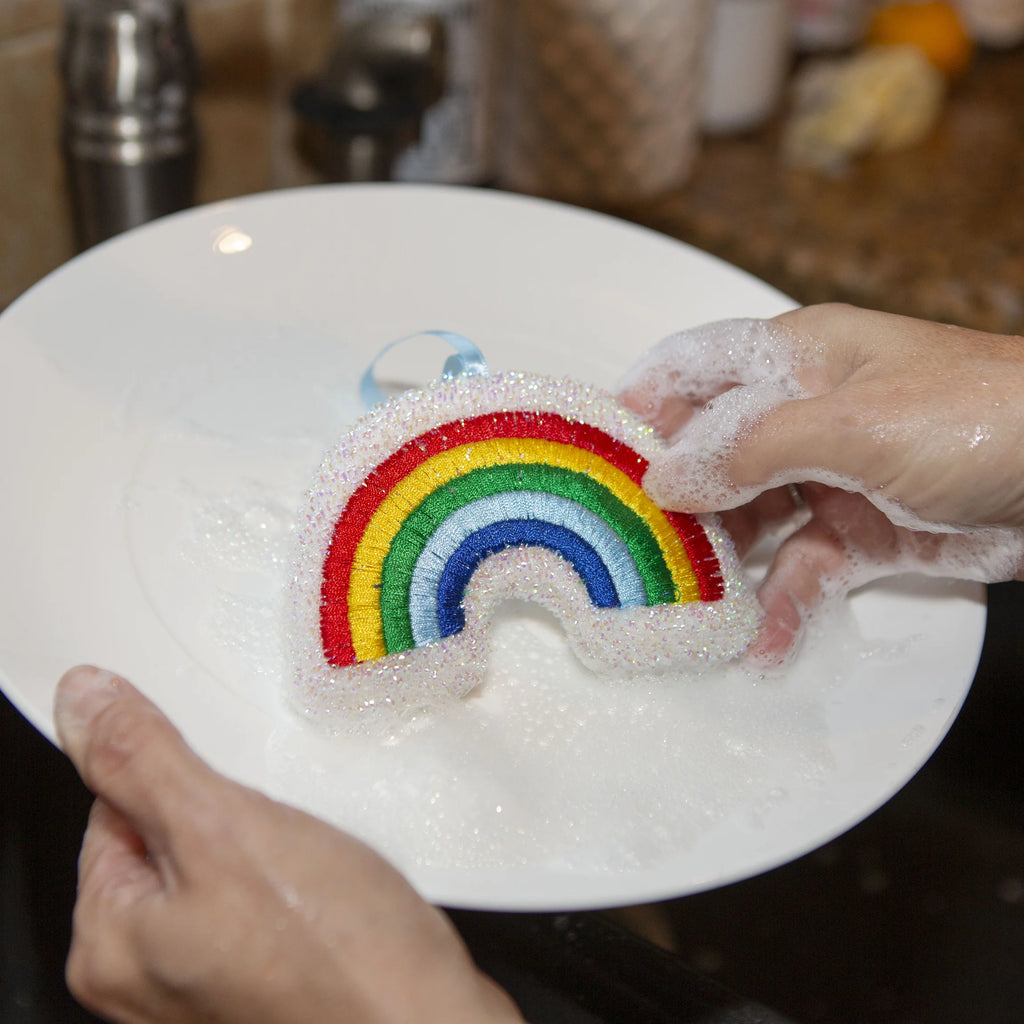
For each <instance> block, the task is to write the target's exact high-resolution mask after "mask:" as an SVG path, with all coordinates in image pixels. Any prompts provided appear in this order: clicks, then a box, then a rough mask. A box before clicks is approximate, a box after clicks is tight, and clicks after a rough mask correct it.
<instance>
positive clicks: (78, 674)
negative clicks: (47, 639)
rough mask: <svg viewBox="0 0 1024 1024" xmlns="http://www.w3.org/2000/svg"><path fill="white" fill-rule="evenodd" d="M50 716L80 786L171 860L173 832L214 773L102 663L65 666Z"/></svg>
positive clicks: (208, 792) (205, 793) (207, 792)
mask: <svg viewBox="0 0 1024 1024" xmlns="http://www.w3.org/2000/svg"><path fill="white" fill-rule="evenodd" d="M54 722H55V725H56V727H57V736H58V738H59V739H60V743H61V746H62V748H63V749H64V752H65V753H66V754H67V755H68V757H69V758H70V759H71V761H72V763H73V764H74V766H75V768H76V769H77V770H78V773H79V775H81V777H82V781H83V782H84V783H85V784H86V786H88V787H89V789H90V790H92V792H93V793H94V794H96V796H98V797H100V798H101V799H102V800H103V801H104V802H105V803H107V804H109V805H110V807H112V808H113V809H114V810H115V811H117V812H118V814H120V815H121V816H122V817H123V818H124V819H125V820H126V822H127V823H128V824H130V826H131V827H132V828H134V829H135V831H136V832H137V833H138V835H139V837H140V838H141V839H142V841H143V843H144V844H145V846H146V849H147V851H148V853H149V854H150V855H151V856H153V857H154V858H156V859H157V860H158V861H160V860H166V859H168V858H170V859H172V860H173V854H174V843H175V841H176V837H177V838H180V837H181V833H182V831H183V830H187V829H188V828H189V822H190V821H191V820H192V819H193V817H194V815H192V814H189V813H187V812H188V809H189V808H190V807H194V806H195V805H196V804H197V803H206V802H208V800H209V799H210V797H211V796H212V795H213V793H214V792H215V791H216V789H217V787H218V782H219V777H218V776H217V775H216V774H215V773H214V772H213V771H212V770H211V769H210V768H208V767H207V766H206V765H205V764H204V763H203V762H202V761H201V760H200V759H199V757H197V756H196V754H194V753H193V752H192V750H191V749H190V748H189V747H188V745H187V744H186V743H185V741H184V739H183V738H182V736H181V734H180V733H179V732H178V731H177V729H175V728H174V726H173V725H172V724H171V723H170V721H168V719H167V718H166V717H165V716H164V715H163V714H162V713H161V712H160V710H159V709H158V708H157V707H156V705H154V704H153V703H152V702H151V701H150V700H148V699H147V698H146V697H144V696H143V695H142V694H141V693H139V691H138V690H136V689H135V687H133V686H132V685H131V684H130V683H128V682H127V681H125V680H124V679H121V678H120V677H118V676H116V675H114V674H112V673H110V672H107V671H105V670H103V669H98V668H93V667H91V666H79V667H78V668H74V669H71V670H70V671H69V672H67V673H65V675H64V676H63V678H62V679H61V680H60V682H59V683H58V684H57V693H56V698H55V701H54ZM172 824H173V828H172Z"/></svg>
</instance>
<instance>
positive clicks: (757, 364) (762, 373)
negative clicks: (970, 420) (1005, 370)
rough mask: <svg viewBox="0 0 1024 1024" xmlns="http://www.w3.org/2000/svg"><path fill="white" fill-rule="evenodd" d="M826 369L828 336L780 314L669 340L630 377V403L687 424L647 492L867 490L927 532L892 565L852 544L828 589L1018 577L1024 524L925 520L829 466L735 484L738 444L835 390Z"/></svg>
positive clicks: (728, 494)
mask: <svg viewBox="0 0 1024 1024" xmlns="http://www.w3.org/2000/svg"><path fill="white" fill-rule="evenodd" d="M825 369H826V367H825V354H824V351H823V349H822V347H821V345H820V344H819V343H818V342H816V341H815V340H814V339H813V338H807V337H802V336H800V335H798V334H796V332H794V331H793V330H791V329H790V328H789V327H787V326H785V325H783V324H780V323H778V322H776V321H772V320H751V319H745V320H724V321H719V322H717V323H711V324H704V325H701V326H700V327H696V328H693V329H692V330H688V331H683V332H681V333H679V334H674V335H671V336H669V337H667V338H665V339H664V340H663V341H662V342H660V343H659V344H658V345H656V346H655V347H654V348H653V349H652V350H651V352H650V353H649V354H648V356H647V357H646V358H645V359H644V360H642V361H641V362H640V363H639V364H638V365H637V366H636V367H634V369H632V370H631V371H630V372H629V374H628V375H627V376H626V377H625V378H624V379H623V380H622V382H621V384H620V390H621V392H622V394H623V395H624V396H625V398H626V400H627V401H628V403H629V404H630V405H631V406H632V407H633V408H635V409H637V410H638V411H640V412H641V414H642V415H644V416H645V417H646V418H648V419H649V420H651V421H652V422H654V423H659V420H660V421H661V423H660V425H661V426H662V427H665V426H668V427H669V428H670V429H671V428H672V427H673V426H675V425H677V424H678V421H679V420H681V419H684V420H685V423H684V424H683V425H682V426H681V429H678V430H674V432H673V436H672V445H671V447H670V448H668V449H667V450H665V451H663V452H661V453H658V454H655V455H654V456H653V457H652V459H651V465H650V468H649V470H648V472H647V474H646V476H645V477H644V488H645V490H647V492H648V493H649V494H650V495H651V497H652V498H654V500H655V501H657V502H658V503H659V504H661V505H663V506H664V507H666V508H675V509H683V510H692V509H716V510H722V509H731V508H737V507H739V506H741V505H744V504H747V503H749V502H750V501H752V500H753V499H754V498H756V497H757V496H758V495H759V494H761V493H762V492H763V491H765V490H768V489H770V488H772V487H778V486H783V485H786V484H789V483H803V482H811V481H813V482H816V483H822V484H826V485H828V486H831V487H834V488H838V489H840V490H844V491H849V492H852V493H856V494H861V495H863V496H864V497H865V498H867V500H868V501H870V502H871V504H873V505H874V506H875V507H876V508H877V509H879V510H880V511H881V512H882V513H884V515H885V516H886V517H887V519H888V520H889V521H890V522H891V523H893V524H894V525H896V526H900V527H904V528H905V529H907V530H910V531H913V532H914V533H915V534H918V535H924V536H916V537H904V538H901V544H900V547H899V549H898V550H895V551H894V552H893V554H892V557H891V558H888V559H886V560H885V562H884V564H883V563H880V562H879V560H878V559H876V558H871V557H868V556H866V555H864V554H863V553H862V552H860V551H858V549H857V548H856V546H851V547H850V548H849V550H848V551H847V553H846V554H847V564H846V568H845V570H844V572H842V573H840V574H837V575H834V576H832V577H831V578H828V579H825V580H823V583H824V584H825V586H826V588H827V590H828V594H827V595H826V596H832V595H837V594H843V593H846V592H847V591H848V590H849V589H851V588H852V587H854V586H857V585H859V584H861V583H864V582H867V581H869V580H872V579H877V578H878V577H879V576H880V575H882V574H883V572H882V571H881V570H882V569H883V568H884V574H885V575H891V574H895V573H898V572H904V571H912V572H922V573H925V574H927V575H934V576H953V577H957V578H961V579H972V580H978V581H982V582H993V581H997V580H1005V579H1011V578H1013V577H1014V576H1015V575H1016V574H1017V573H1018V572H1019V571H1020V570H1021V568H1022V566H1024V530H1019V529H1009V528H999V527H978V528H974V527H965V526H963V525H962V524H957V523H951V522H936V521H932V520H927V519H925V518H923V517H922V516H920V515H918V514H917V513H915V512H914V511H913V510H912V509H909V508H907V507H906V505H904V504H902V503H901V502H899V501H897V500H896V499H894V498H892V497H891V496H890V495H888V494H886V493H885V492H884V491H881V490H878V489H871V488H868V487H866V486H865V485H864V483H863V481H861V480H858V479H855V478H853V477H850V476H847V475H844V474H841V473H837V472H835V471H834V470H832V469H830V468H828V467H826V466H805V467H802V468H796V469H787V470H785V471H784V472H780V473H777V474H775V475H773V476H770V477H768V478H767V479H766V480H765V481H763V482H761V483H757V484H751V485H741V484H737V483H735V482H734V481H733V480H732V478H731V475H730V472H729V467H730V463H731V460H732V456H733V454H734V453H735V451H736V449H737V446H738V445H739V444H740V443H741V442H742V441H743V440H744V438H746V437H748V436H749V434H750V432H751V431H752V430H753V429H755V428H756V426H757V424H758V423H759V422H761V421H762V420H763V419H764V418H765V417H766V416H767V414H768V413H770V412H771V411H773V410H775V409H777V408H778V407H779V406H781V405H782V404H783V403H785V402H789V401H793V400H799V399H801V398H806V397H808V396H809V395H810V394H817V393H821V392H822V391H823V390H826V388H827V385H826V382H825ZM680 401H682V402H683V403H685V404H686V405H688V406H692V407H693V414H692V415H691V416H690V417H689V418H688V419H686V418H685V416H681V415H680V414H679V412H678V409H677V410H676V412H675V413H672V409H673V406H674V405H675V406H678V403H679V402H680ZM665 410H668V412H667V413H666V412H664V411H665ZM666 417H667V418H668V423H667V424H666V422H665V419H666ZM984 439H985V436H984V431H982V430H981V428H980V427H975V426H972V427H970V428H969V430H968V431H967V436H966V440H967V443H968V446H969V447H971V448H972V449H973V448H975V447H977V445H978V444H980V443H981V441H982V440H984ZM928 535H936V536H937V537H939V538H940V539H941V543H938V544H936V543H934V542H933V541H930V540H928Z"/></svg>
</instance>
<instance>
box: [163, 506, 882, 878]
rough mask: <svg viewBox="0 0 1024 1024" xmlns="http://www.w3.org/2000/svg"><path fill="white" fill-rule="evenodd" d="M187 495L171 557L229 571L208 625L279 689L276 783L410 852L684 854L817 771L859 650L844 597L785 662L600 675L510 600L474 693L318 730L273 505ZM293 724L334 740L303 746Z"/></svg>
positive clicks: (453, 856)
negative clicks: (298, 663) (301, 697)
mask: <svg viewBox="0 0 1024 1024" xmlns="http://www.w3.org/2000/svg"><path fill="white" fill-rule="evenodd" d="M189 505H190V507H191V518H190V520H189V522H188V526H187V528H186V529H185V531H184V535H185V537H186V543H185V544H183V546H182V548H181V553H182V557H183V558H185V559H187V560H188V561H189V562H190V563H192V565H193V566H194V568H196V569H197V570H199V571H200V572H202V573H204V574H207V575H208V576H209V577H211V578H215V579H217V580H218V581H219V583H220V585H219V586H218V588H217V595H216V600H215V602H214V603H213V604H212V606H211V608H210V613H209V614H207V615H206V616H204V619H203V629H204V632H205V640H206V641H207V642H210V643H213V644H215V645H217V646H218V647H220V648H221V649H222V650H223V651H225V652H227V654H228V655H229V656H230V659H231V660H233V661H234V662H235V671H237V672H238V673H239V674H240V676H242V677H243V678H252V677H253V676H255V675H262V676H263V677H264V678H265V679H266V680H267V682H268V683H270V684H271V685H272V686H273V687H274V688H275V689H276V690H277V691H278V694H279V706H278V707H277V708H276V709H275V711H276V713H277V714H278V715H279V716H280V718H281V726H280V729H279V730H278V736H277V740H276V741H274V740H272V741H271V743H270V746H269V749H268V751H267V756H268V759H269V763H270V767H271V773H270V774H271V775H272V777H273V778H274V780H275V785H276V787H277V789H278V791H280V792H282V793H286V794H287V796H288V799H289V801H290V802H292V803H295V804H298V805H299V806H301V807H304V808H305V809H307V810H310V811H312V812H313V813H316V814H318V815H320V816H321V817H324V818H325V819H327V820H329V821H331V822H333V823H335V824H338V825H340V826H341V827H344V828H346V829H348V830H349V831H352V832H354V833H355V834H357V835H359V836H360V837H361V838H363V839H364V840H366V841H368V842H370V843H371V844H372V845H374V846H375V847H376V848H378V849H380V850H382V851H385V852H387V853H388V855H389V856H391V858H392V859H393V860H395V861H396V862H398V863H400V864H402V865H406V866H409V865H415V866H417V867H430V868H433V867H440V868H496V867H504V866H513V865H520V866H521V865H544V866H546V867H549V868H554V869H564V870H576V871H588V872H596V873H602V872H609V871H628V870H636V869H642V868H645V867H650V866H651V865H655V864H658V863H659V862H661V861H663V860H664V859H666V858H668V857H671V856H678V855H679V854H680V852H681V851H685V850H686V849H688V848H690V847H691V846H692V845H693V844H694V843H695V842H696V841H697V840H698V839H699V838H700V836H701V835H703V834H704V833H705V832H706V830H707V829H708V828H710V827H711V826H713V825H714V823H716V822H718V821H721V820H722V819H723V818H726V817H728V816H731V815H734V814H736V813H740V814H742V815H743V816H744V817H745V819H746V821H747V822H748V824H749V825H750V827H751V828H753V829H758V828H760V827H762V824H763V818H764V817H765V816H766V815H769V814H770V813H771V811H772V809H773V808H774V807H776V806H778V805H780V804H782V803H784V802H785V801H786V800H788V799H789V798H790V796H791V790H792V789H793V788H798V789H799V788H809V789H811V790H817V789H819V788H820V787H821V786H823V785H824V784H825V783H826V781H827V779H828V777H829V774H830V773H831V771H832V758H831V754H830V748H829V743H828V738H827V726H826V723H825V704H826V703H827V700H828V695H829V692H830V689H831V688H832V687H833V686H834V685H835V684H836V682H837V681H838V680H840V679H842V678H843V676H844V673H845V672H846V671H847V670H848V665H849V663H850V660H851V659H856V658H862V657H865V656H870V654H869V653H868V652H866V650H865V647H864V643H863V641H862V640H861V639H860V638H859V637H858V636H857V632H856V628H855V627H854V625H853V622H852V619H851V617H850V616H849V614H848V613H847V612H846V610H845V609H844V608H842V607H841V606H837V607H836V608H835V609H834V610H833V613H832V614H831V615H830V616H829V617H828V618H827V619H826V620H823V621H822V622H821V623H820V624H819V626H818V628H817V629H816V630H815V632H814V634H813V635H812V636H810V637H808V640H807V644H806V646H805V651H806V657H805V658H801V659H800V660H798V662H797V663H796V664H795V665H794V666H791V667H790V669H789V670H788V671H787V673H786V675H785V677H782V676H771V675H763V674H761V673H759V672H757V671H756V670H753V669H750V668H747V667H744V666H742V665H739V664H732V665H724V666H719V667H715V668H705V669H703V670H700V671H693V672H688V673H672V674H665V675H656V674H651V675H646V676H643V675H638V676H635V677H631V678H623V677H621V676H619V677H615V678H611V677H602V676H599V675H595V674H593V673H591V672H589V671H588V670H586V669H585V668H584V667H583V666H582V665H581V664H580V663H579V662H578V661H577V660H576V659H575V657H574V656H573V654H572V652H571V650H570V648H569V646H568V644H567V642H566V640H565V637H564V635H563V633H562V630H561V627H560V626H559V624H558V623H557V621H556V620H555V619H554V617H553V616H551V615H549V614H548V613H546V612H544V611H543V610H542V609H540V608H538V607H537V606H536V605H533V604H531V603H527V602H522V601H509V602H507V603H506V604H504V605H503V606H501V608H500V609H499V611H498V612H497V614H496V615H495V617H494V618H493V620H492V622H491V624H490V627H489V632H488V640H489V646H490V657H489V661H488V669H487V673H486V677H485V681H484V683H483V685H481V686H480V687H478V688H477V689H476V690H475V691H474V692H473V693H472V694H471V695H470V696H469V697H468V698H466V699H462V700H451V699H449V700H446V701H442V702H440V703H438V704H436V705H433V706H428V707H419V708H410V709H406V710H404V711H402V712H397V711H393V710H389V709H387V708H378V709H374V710H371V711H364V712H362V713H355V712H353V713H348V714H341V715H337V716H335V717H334V718H333V719H332V720H330V721H329V722H328V724H327V725H326V726H325V725H324V723H323V722H322V721H320V722H318V723H317V725H315V726H314V725H313V724H311V723H309V722H307V721H306V720H304V719H303V718H302V717H301V716H300V715H299V714H297V713H296V712H294V711H293V710H291V709H290V708H289V707H288V706H287V704H288V699H287V696H286V690H287V687H288V686H289V685H290V674H289V673H290V669H289V666H288V664H287V660H288V656H287V654H286V653H285V643H284V610H283V602H282V599H281V595H282V594H283V593H284V592H285V590H286V584H287V578H288V568H289V567H288V561H287V558H286V557H284V555H285V552H286V551H287V550H288V544H287V537H285V536H282V535H281V534H280V533H279V532H278V530H277V527H278V526H279V525H280V523H281V521H282V511H283V508H284V505H283V503H280V504H278V503H275V502H273V501H272V500H271V499H270V498H269V497H268V496H267V495H266V494H265V493H260V494H256V493H254V491H253V488H252V487H251V486H250V487H248V488H246V489H245V491H244V492H243V493H240V494H239V496H238V497H237V499H235V500H232V499H230V498H227V497H225V496H223V495H221V496H216V497H215V496H205V497H204V496H201V495H199V494H197V493H194V492H193V493H192V494H191V496H190V499H189ZM268 524H270V526H271V527H272V528H268ZM271 538H272V539H271ZM225 570H228V571H225ZM232 578H233V579H236V580H238V581H243V582H244V585H243V586H238V587H232V586H231V585H230V583H229V582H228V581H229V580H231V579H232ZM256 580H261V582H260V583H259V584H258V585H256V583H255V582H254V581H256ZM295 730H303V731H307V732H308V733H309V745H308V746H309V750H310V751H315V750H316V749H317V748H318V747H319V748H320V749H321V750H322V749H325V748H326V747H330V748H331V749H330V752H329V754H328V755H326V756H325V757H318V756H316V755H313V756H310V757H306V756H305V755H298V754H296V752H295V751H296V744H295V743H294V742H293V737H294V733H295ZM318 764H319V765H321V768H320V769H319V770H318V769H317V765H318ZM780 765H781V766H783V767H782V768H781V769H780ZM324 766H326V767H324ZM780 774H781V775H783V776H785V777H786V778H787V779H788V780H790V781H789V782H788V783H787V785H785V786H782V787H780V786H779V785H778V784H777V783H776V782H774V781H772V780H776V779H777V778H778V777H779V776H780Z"/></svg>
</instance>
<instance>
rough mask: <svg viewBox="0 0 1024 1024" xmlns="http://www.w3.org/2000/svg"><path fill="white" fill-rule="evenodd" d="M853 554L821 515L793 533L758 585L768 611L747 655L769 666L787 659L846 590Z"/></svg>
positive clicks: (760, 598) (758, 595)
mask: <svg viewBox="0 0 1024 1024" xmlns="http://www.w3.org/2000/svg"><path fill="white" fill-rule="evenodd" d="M849 558H850V556H849V551H848V548H847V546H846V543H845V542H844V540H843V538H841V537H840V536H839V535H838V534H836V533H835V532H834V531H833V530H831V529H829V527H828V526H827V525H826V524H825V523H823V522H822V521H821V520H819V519H812V520H811V521H810V522H808V523H806V524H805V525H804V526H802V527H801V528H800V529H799V530H797V531H796V533H794V534H792V535H791V536H789V537H787V538H786V540H785V541H784V542H783V543H782V545H781V546H780V547H779V550H778V551H777V552H776V555H775V558H774V560H773V562H772V565H771V567H770V568H769V570H768V574H767V575H766V576H765V579H764V582H763V583H762V584H761V586H760V587H759V588H758V592H757V599H758V601H759V602H760V603H761V607H762V608H763V610H764V615H763V617H762V620H761V627H760V629H759V631H758V635H757V637H756V638H755V639H754V642H753V643H752V644H751V646H750V648H749V649H748V651H747V657H748V658H750V659H751V660H753V661H756V662H759V663H761V664H766V665H779V664H782V663H784V662H785V661H786V660H787V659H788V658H789V656H790V655H791V654H792V653H793V652H794V651H795V650H796V648H797V647H798V646H799V643H800V641H801V639H802V638H803V634H804V631H805V629H806V627H807V623H808V621H809V619H810V618H811V617H812V616H813V615H814V613H815V612H816V611H818V610H819V609H820V608H821V607H822V605H823V604H825V602H826V600H828V599H830V598H833V597H837V596H839V595H840V594H842V593H845V591H846V589H847V587H846V580H847V571H848V568H849Z"/></svg>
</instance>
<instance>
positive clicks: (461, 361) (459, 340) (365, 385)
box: [359, 331, 487, 409]
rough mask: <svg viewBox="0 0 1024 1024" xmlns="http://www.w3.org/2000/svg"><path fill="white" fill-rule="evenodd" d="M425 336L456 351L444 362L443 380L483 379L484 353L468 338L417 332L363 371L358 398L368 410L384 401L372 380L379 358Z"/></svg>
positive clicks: (402, 339)
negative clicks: (446, 378) (429, 336)
mask: <svg viewBox="0 0 1024 1024" xmlns="http://www.w3.org/2000/svg"><path fill="white" fill-rule="evenodd" d="M424 334H429V335H432V336H433V337H435V338H441V339H442V340H443V341H446V342H448V344H449V345H451V347H452V348H453V349H455V353H454V355H450V356H449V357H448V358H447V359H446V360H445V362H444V367H443V368H442V370H441V376H442V377H449V378H450V377H476V376H478V375H479V374H483V375H484V376H486V374H487V360H486V359H484V354H483V352H481V351H480V349H479V348H478V347H477V346H476V345H474V344H473V342H471V341H470V340H469V338H466V337H463V336H462V335H461V334H456V333H455V332H454V331H417V332H416V333H415V334H407V335H406V336H405V337H404V338H399V339H398V340H397V341H393V342H391V343H390V344H389V345H385V346H384V347H383V348H382V349H381V350H380V351H379V352H378V353H377V354H376V356H374V358H373V362H372V363H370V365H369V366H368V367H367V368H366V372H365V373H364V374H363V377H362V380H360V382H359V395H360V397H361V398H362V400H363V404H364V405H365V406H366V408H367V409H369V408H371V407H372V406H375V405H377V404H378V403H380V402H383V401H385V399H386V396H385V394H384V392H383V391H381V389H380V386H379V385H378V384H377V380H376V377H375V376H374V371H375V370H376V369H377V363H379V362H380V360H381V357H382V356H384V354H385V353H387V352H390V351H391V349H393V348H394V347H395V346H396V345H402V344H404V343H405V342H407V341H410V340H412V339H413V338H419V337H421V336H422V335H424Z"/></svg>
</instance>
